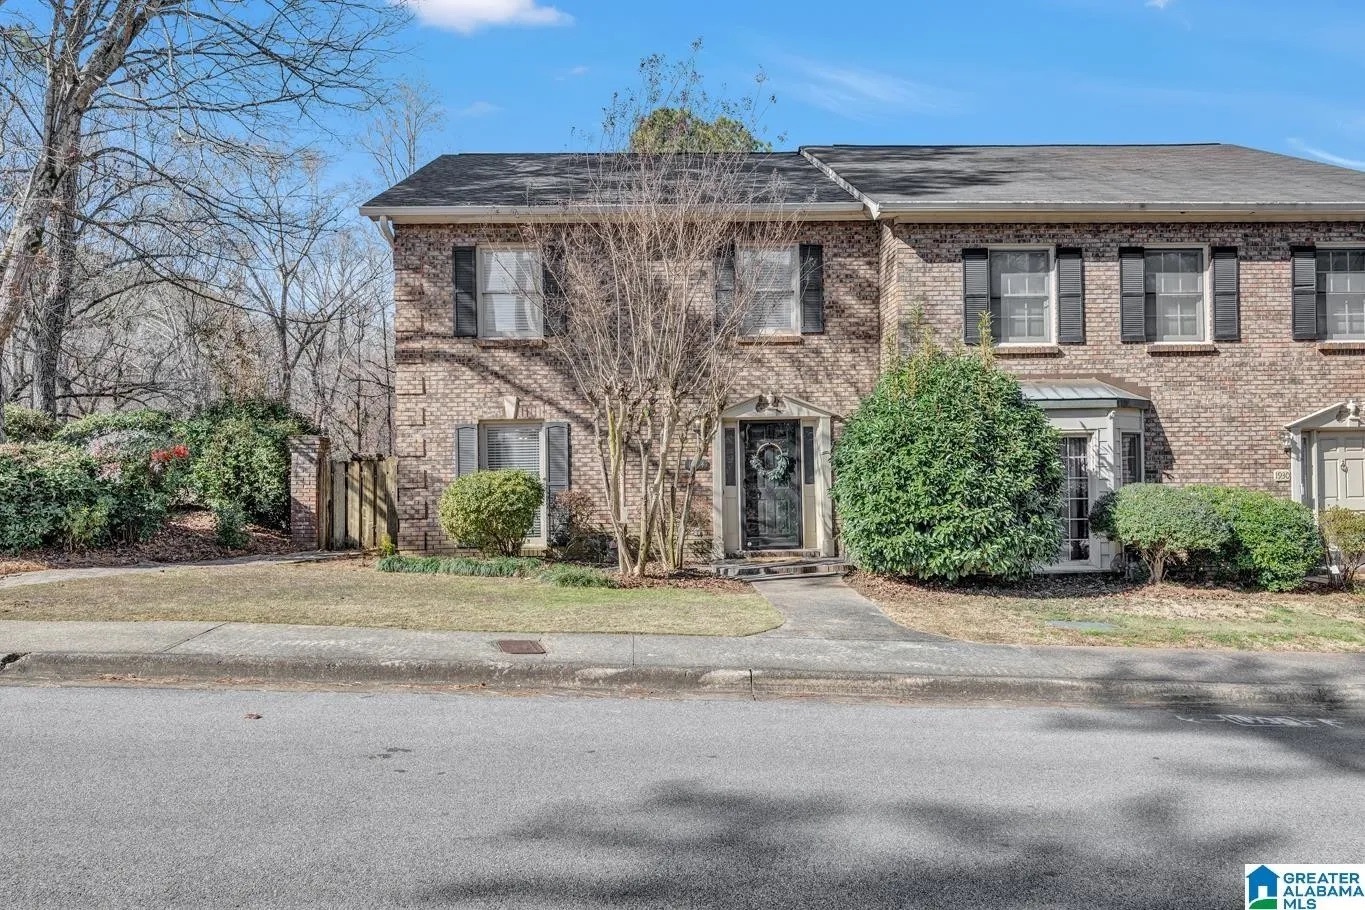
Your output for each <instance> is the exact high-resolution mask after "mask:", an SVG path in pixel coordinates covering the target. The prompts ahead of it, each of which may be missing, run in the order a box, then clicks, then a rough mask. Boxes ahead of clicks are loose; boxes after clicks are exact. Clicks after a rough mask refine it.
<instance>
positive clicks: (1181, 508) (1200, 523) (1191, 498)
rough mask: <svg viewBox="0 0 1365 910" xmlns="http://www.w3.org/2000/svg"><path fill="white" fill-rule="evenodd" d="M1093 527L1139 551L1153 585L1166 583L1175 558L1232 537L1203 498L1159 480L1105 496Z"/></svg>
mask: <svg viewBox="0 0 1365 910" xmlns="http://www.w3.org/2000/svg"><path fill="white" fill-rule="evenodd" d="M1090 526H1091V527H1092V528H1094V529H1095V530H1096V531H1099V532H1100V533H1102V534H1106V535H1108V536H1109V537H1111V538H1113V539H1114V540H1115V541H1117V542H1118V543H1120V544H1122V545H1123V546H1124V547H1127V548H1130V549H1132V550H1134V551H1136V552H1137V554H1138V557H1139V558H1140V559H1141V560H1142V562H1143V564H1144V565H1145V566H1146V567H1147V572H1148V578H1149V580H1150V581H1151V582H1152V583H1153V584H1160V583H1161V582H1162V580H1163V579H1164V578H1165V577H1166V569H1167V567H1168V566H1169V565H1170V564H1171V563H1172V562H1173V561H1175V560H1179V559H1184V558H1186V557H1187V556H1188V555H1189V554H1191V553H1198V552H1201V551H1204V552H1216V551H1218V550H1219V549H1221V548H1222V547H1224V546H1225V545H1226V544H1227V543H1228V541H1229V540H1231V539H1232V528H1231V527H1229V525H1228V522H1227V521H1226V520H1224V519H1223V518H1222V516H1220V515H1219V514H1218V512H1217V510H1216V509H1214V507H1213V506H1212V505H1210V504H1209V503H1208V502H1206V501H1205V500H1204V499H1203V498H1202V497H1201V496H1199V495H1198V494H1197V493H1195V492H1194V491H1192V490H1190V489H1189V488H1187V487H1173V486H1167V485H1164V484H1158V483H1134V484H1128V485H1127V486H1124V487H1120V488H1119V490H1118V492H1117V493H1107V494H1105V495H1104V496H1102V497H1100V499H1099V501H1097V502H1096V503H1095V506H1094V508H1092V509H1091V510H1090Z"/></svg>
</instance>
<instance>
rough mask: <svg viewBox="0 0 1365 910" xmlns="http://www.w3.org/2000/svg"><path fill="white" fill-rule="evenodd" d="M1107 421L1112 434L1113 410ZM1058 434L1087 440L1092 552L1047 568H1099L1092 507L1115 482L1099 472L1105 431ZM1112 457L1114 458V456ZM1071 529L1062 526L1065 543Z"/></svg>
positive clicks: (1086, 452) (1086, 462) (1056, 569)
mask: <svg viewBox="0 0 1365 910" xmlns="http://www.w3.org/2000/svg"><path fill="white" fill-rule="evenodd" d="M1108 422H1109V428H1108V432H1109V433H1110V434H1112V433H1113V428H1114V420H1113V416H1112V413H1111V415H1110V417H1109V418H1108ZM1057 435H1058V436H1059V437H1060V438H1062V439H1084V440H1085V472H1086V482H1087V484H1088V487H1087V489H1086V507H1085V511H1086V527H1087V528H1088V529H1089V531H1090V536H1089V542H1090V556H1089V558H1088V559H1061V560H1058V561H1056V562H1053V563H1049V564H1048V566H1047V568H1048V569H1051V570H1052V571H1054V572H1068V571H1071V572H1074V571H1078V570H1086V569H1097V568H1100V564H1101V553H1100V549H1101V546H1102V542H1101V538H1100V536H1099V535H1098V534H1096V533H1095V529H1094V528H1093V527H1092V526H1091V525H1090V509H1091V508H1092V507H1093V506H1094V505H1095V501H1096V500H1097V499H1099V498H1100V496H1101V495H1102V493H1101V491H1102V490H1105V489H1106V488H1107V487H1110V488H1112V486H1113V484H1112V481H1113V479H1114V478H1110V481H1111V483H1109V484H1104V483H1101V477H1100V473H1101V466H1100V447H1101V436H1102V435H1103V431H1101V430H1084V429H1080V430H1058V432H1057ZM1111 461H1112V458H1111ZM1065 470H1066V468H1065V465H1063V479H1064V480H1065ZM1062 521H1063V522H1067V521H1069V519H1068V518H1065V517H1064V518H1062ZM1069 530H1070V529H1069V528H1064V530H1063V541H1062V542H1063V544H1064V545H1065V543H1066V541H1067V540H1068V539H1069V538H1067V537H1065V534H1066V533H1068V532H1069Z"/></svg>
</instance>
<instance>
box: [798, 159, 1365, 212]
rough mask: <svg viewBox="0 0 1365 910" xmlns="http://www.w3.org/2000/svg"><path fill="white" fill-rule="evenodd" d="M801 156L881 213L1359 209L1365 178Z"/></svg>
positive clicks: (1298, 162)
mask: <svg viewBox="0 0 1365 910" xmlns="http://www.w3.org/2000/svg"><path fill="white" fill-rule="evenodd" d="M804 151H806V152H807V153H808V154H810V155H812V156H814V157H815V158H817V159H819V160H820V161H821V162H823V163H824V164H825V165H826V166H827V167H828V168H829V169H830V170H831V171H833V172H834V173H835V174H836V175H837V176H838V177H839V178H840V179H842V180H843V181H845V182H846V183H847V184H849V185H850V186H851V187H852V188H853V189H854V190H856V191H857V192H858V193H860V194H861V195H863V196H864V197H866V198H867V199H868V200H869V201H870V202H872V203H873V204H874V205H878V206H885V207H887V208H902V207H904V208H927V209H933V208H936V207H952V206H955V205H960V206H962V207H967V208H988V207H989V206H990V205H991V204H1005V205H1010V206H1025V205H1026V206H1036V207H1040V208H1041V207H1045V206H1048V205H1057V206H1080V205H1085V204H1094V205H1100V206H1109V205H1114V206H1118V205H1152V206H1161V205H1163V204H1181V203H1188V204H1190V206H1191V207H1199V206H1200V205H1215V206H1218V205H1222V206H1229V205H1238V204H1244V205H1265V206H1294V205H1324V204H1332V205H1339V206H1344V205H1347V204H1357V205H1359V206H1360V207H1362V208H1365V173H1361V172H1359V171H1354V170H1349V169H1347V168H1342V167H1336V166H1334V165H1330V164H1321V163H1319V162H1316V161H1307V160H1304V159H1301V158H1292V157H1289V156H1287V155H1279V154H1275V153H1273V152H1263V151H1260V150H1258V149H1251V148H1245V147H1243V146H1238V145H1222V144H1217V143H1214V144H1205V145H1029V146H967V145H943V146H854V145H831V146H811V147H807V148H806V149H805V150H804Z"/></svg>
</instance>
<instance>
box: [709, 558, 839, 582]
mask: <svg viewBox="0 0 1365 910" xmlns="http://www.w3.org/2000/svg"><path fill="white" fill-rule="evenodd" d="M711 569H712V571H713V572H715V574H717V575H719V576H720V577H722V578H738V579H740V580H742V581H758V580H761V579H764V578H792V577H802V578H825V577H829V576H833V575H843V574H844V572H846V571H847V569H848V563H847V562H845V561H844V560H842V559H839V558H837V557H833V558H821V559H790V560H782V561H774V562H750V561H747V560H736V561H734V562H722V563H716V564H715V565H713V566H712V567H711Z"/></svg>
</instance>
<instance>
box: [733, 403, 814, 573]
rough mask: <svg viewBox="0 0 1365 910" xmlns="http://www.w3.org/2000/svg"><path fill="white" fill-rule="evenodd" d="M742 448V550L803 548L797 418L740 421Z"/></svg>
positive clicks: (799, 437)
mask: <svg viewBox="0 0 1365 910" xmlns="http://www.w3.org/2000/svg"><path fill="white" fill-rule="evenodd" d="M740 435H741V437H742V438H743V453H744V493H743V495H744V499H743V502H742V504H741V519H742V521H743V524H744V534H743V537H744V549H746V550H795V549H799V548H800V547H801V423H800V421H797V420H763V421H753V422H744V423H741V424H740Z"/></svg>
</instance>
